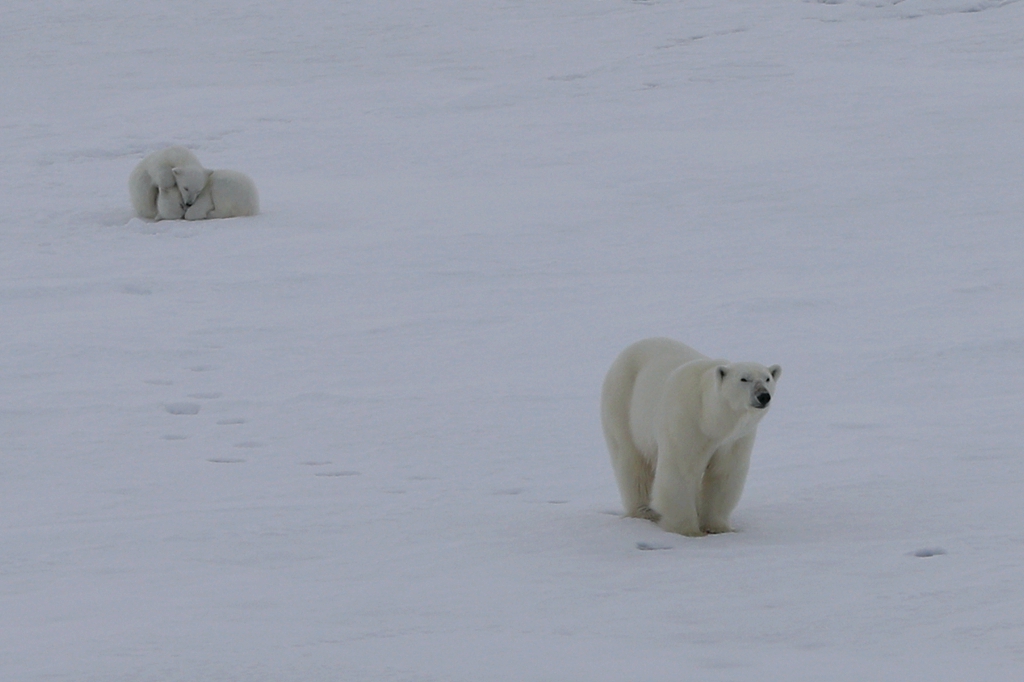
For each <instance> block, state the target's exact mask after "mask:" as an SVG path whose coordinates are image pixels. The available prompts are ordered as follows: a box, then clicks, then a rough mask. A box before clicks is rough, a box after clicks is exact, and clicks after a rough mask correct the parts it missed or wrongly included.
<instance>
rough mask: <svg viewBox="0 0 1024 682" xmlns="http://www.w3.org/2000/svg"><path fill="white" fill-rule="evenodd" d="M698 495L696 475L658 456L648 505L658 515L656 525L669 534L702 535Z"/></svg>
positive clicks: (697, 477) (698, 485) (698, 482)
mask: <svg viewBox="0 0 1024 682" xmlns="http://www.w3.org/2000/svg"><path fill="white" fill-rule="evenodd" d="M677 461H678V460H677ZM699 494H700V476H699V475H696V474H695V472H688V471H686V470H685V469H682V468H680V467H678V466H674V465H671V464H669V463H668V462H666V458H665V457H664V456H662V458H661V459H659V461H658V467H657V470H656V471H655V473H654V485H653V486H651V508H653V509H654V511H655V512H656V513H657V514H658V515H660V517H661V519H660V521H658V525H660V526H661V527H662V528H664V529H665V530H667V531H669V532H670V533H679V534H680V535H689V536H691V537H698V536H701V535H704V532H703V531H702V530H701V527H700V517H699V516H698V514H697V502H698V495H699Z"/></svg>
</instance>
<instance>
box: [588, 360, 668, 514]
mask: <svg viewBox="0 0 1024 682" xmlns="http://www.w3.org/2000/svg"><path fill="white" fill-rule="evenodd" d="M636 378H637V367H636V366H635V365H634V363H632V362H629V361H627V360H626V359H625V358H619V360H617V361H616V362H615V363H614V365H613V366H612V368H611V369H610V370H609V372H608V376H607V377H606V378H605V381H604V386H603V387H602V390H601V424H602V426H603V427H604V437H605V441H606V442H607V443H608V452H609V453H610V454H611V460H612V469H613V470H614V471H615V480H616V482H617V483H618V485H619V494H620V495H621V496H622V506H623V508H624V511H625V515H626V516H630V517H633V518H638V519H649V520H651V521H657V520H658V515H657V513H656V512H654V510H652V509H651V506H650V505H651V484H652V483H653V482H654V464H653V463H652V461H651V460H649V459H648V458H646V457H644V455H643V453H641V452H640V450H639V449H638V448H637V447H636V443H634V442H633V436H632V434H631V432H630V428H629V404H630V400H631V397H632V393H633V385H634V384H635V383H636Z"/></svg>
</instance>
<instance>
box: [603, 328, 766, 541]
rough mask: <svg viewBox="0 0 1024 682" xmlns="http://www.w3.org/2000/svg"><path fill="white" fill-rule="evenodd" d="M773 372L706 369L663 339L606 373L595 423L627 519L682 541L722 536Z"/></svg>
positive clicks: (749, 367)
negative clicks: (644, 522) (605, 445)
mask: <svg viewBox="0 0 1024 682" xmlns="http://www.w3.org/2000/svg"><path fill="white" fill-rule="evenodd" d="M781 374H782V368H780V367H779V366H778V365H772V366H771V367H765V366H763V365H758V364H756V363H753V362H738V363H730V362H726V361H725V360H712V359H711V358H708V357H707V356H706V355H703V354H701V353H698V352H697V351H695V350H694V349H693V348H690V347H689V346H686V345H683V344H681V343H679V342H678V341H673V340H672V339H663V338H654V339H645V340H643V341H638V342H636V343H634V344H633V345H631V346H629V347H628V348H626V350H624V351H622V354H621V355H619V357H618V358H617V359H616V360H615V362H614V363H612V366H611V369H610V370H608V376H607V377H606V378H605V380H604V387H603V388H602V391H601V423H602V425H603V427H604V436H605V440H606V441H607V442H608V451H609V452H610V453H611V458H612V467H613V468H614V469H615V477H616V479H617V480H618V483H619V492H620V494H621V495H622V504H623V506H624V507H625V510H626V516H633V517H638V518H646V519H650V520H652V521H657V522H658V523H659V524H660V525H661V527H662V528H664V529H665V530H667V531H671V532H673V533H680V534H682V535H692V536H697V535H704V534H706V533H727V532H729V531H730V530H732V528H730V526H729V515H730V514H731V513H732V510H733V509H735V508H736V504H737V502H739V499H740V494H741V493H742V492H743V484H744V482H745V481H746V478H747V469H748V467H749V466H750V451H751V450H752V449H753V447H754V436H755V435H756V434H757V424H758V422H760V421H761V417H763V416H764V415H765V413H766V412H767V411H768V403H769V402H770V401H771V398H772V393H773V392H774V391H775V384H776V382H777V381H778V379H779V376H780V375H781Z"/></svg>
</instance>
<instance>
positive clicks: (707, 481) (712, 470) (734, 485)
mask: <svg viewBox="0 0 1024 682" xmlns="http://www.w3.org/2000/svg"><path fill="white" fill-rule="evenodd" d="M753 449H754V436H753V435H750V436H747V437H745V438H740V439H739V440H738V441H736V442H735V443H733V444H732V445H731V446H729V447H727V448H722V449H719V450H718V451H717V452H715V454H714V455H712V456H711V460H710V461H709V462H708V467H707V470H706V471H705V472H704V481H703V482H702V484H701V495H700V527H701V529H702V530H703V531H705V532H707V533H729V532H732V527H731V526H730V525H729V515H730V514H732V510H733V509H735V508H736V505H737V504H739V501H740V495H742V494H743V484H744V483H746V480H747V471H748V470H749V469H750V452H751V450H753Z"/></svg>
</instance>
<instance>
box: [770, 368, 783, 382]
mask: <svg viewBox="0 0 1024 682" xmlns="http://www.w3.org/2000/svg"><path fill="white" fill-rule="evenodd" d="M768 371H769V372H771V373H772V379H775V380H776V381H778V380H779V377H781V376H782V368H781V367H779V366H778V365H772V366H771V367H769V368H768Z"/></svg>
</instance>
